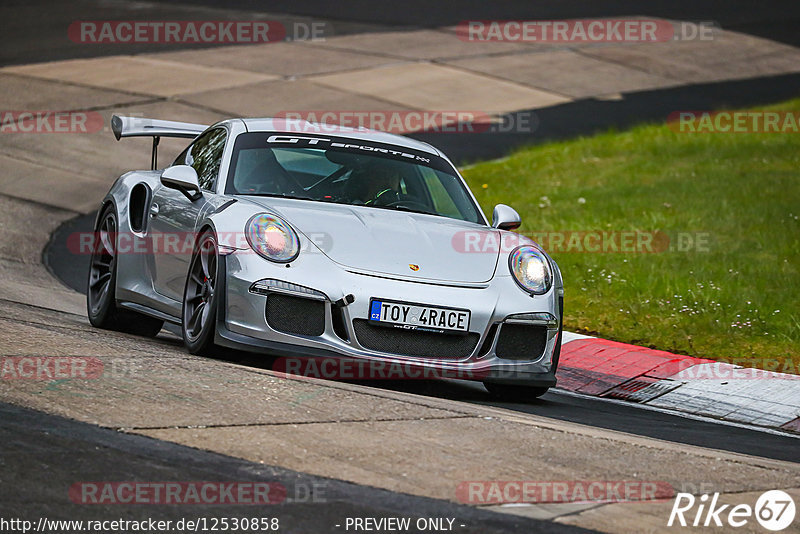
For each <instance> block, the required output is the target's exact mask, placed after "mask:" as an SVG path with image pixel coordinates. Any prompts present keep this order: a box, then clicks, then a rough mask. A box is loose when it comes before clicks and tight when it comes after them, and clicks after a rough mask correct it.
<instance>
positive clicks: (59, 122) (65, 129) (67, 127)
mask: <svg viewBox="0 0 800 534" xmlns="http://www.w3.org/2000/svg"><path fill="white" fill-rule="evenodd" d="M104 124H105V123H104V121H103V116H102V115H100V113H98V112H96V111H58V110H31V111H19V110H16V111H14V110H0V134H12V133H23V134H51V133H61V134H64V133H77V134H89V133H96V132H99V131H101V130H102V129H103V125H104Z"/></svg>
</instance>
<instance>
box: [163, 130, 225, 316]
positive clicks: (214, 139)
mask: <svg viewBox="0 0 800 534" xmlns="http://www.w3.org/2000/svg"><path fill="white" fill-rule="evenodd" d="M226 139H227V131H226V130H225V129H224V128H215V129H214V130H210V131H208V132H206V133H204V134H202V135H201V136H200V137H198V138H197V139H195V140H194V142H193V143H192V144H191V145H189V147H187V149H186V150H184V151H183V153H181V155H180V156H178V158H177V159H176V160H175V163H174V165H191V166H192V167H194V169H195V171H197V179H198V182H199V184H200V189H201V191H202V193H203V196H202V198H200V199H198V200H194V201H192V200H190V199H189V198H187V197H186V195H184V194H183V193H182V192H181V191H179V190H177V189H171V188H169V187H164V186H161V187H160V188H159V189H158V190H157V191H156V192H155V193H154V194H153V203H152V205H151V207H150V218H151V220H150V228H151V237H152V239H153V241H154V243H156V244H155V245H154V247H153V248H154V249H155V250H154V253H155V257H154V264H155V276H154V278H153V288H154V289H155V290H156V292H158V293H159V294H161V295H163V296H165V297H168V298H170V299H173V300H176V301H179V302H180V301H181V300H182V299H183V288H184V284H185V281H186V273H187V272H188V270H189V261H190V259H191V256H192V250H193V246H194V241H195V239H196V237H197V236H195V235H194V233H195V224H196V222H197V218H198V215H199V214H200V211H201V210H202V209H203V206H204V205H205V204H206V203H207V202H208V200H209V198H211V196H213V195H214V191H215V188H216V184H217V179H218V177H219V169H220V165H221V163H222V154H223V150H224V148H225V141H226Z"/></svg>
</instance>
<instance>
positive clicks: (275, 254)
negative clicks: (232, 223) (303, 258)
mask: <svg viewBox="0 0 800 534" xmlns="http://www.w3.org/2000/svg"><path fill="white" fill-rule="evenodd" d="M245 236H247V242H248V243H249V244H250V246H251V247H252V248H253V250H255V251H256V252H257V253H258V254H259V255H260V256H262V257H264V258H266V259H268V260H270V261H274V262H277V263H289V262H290V261H292V260H294V259H295V258H296V257H297V254H298V253H299V252H300V240H299V238H298V237H297V234H296V233H295V231H294V230H292V228H291V227H290V226H289V225H288V224H286V223H285V222H283V221H282V220H280V219H279V218H278V217H275V216H274V215H270V214H268V213H259V214H258V215H254V216H253V217H251V218H250V220H249V221H247V226H246V227H245Z"/></svg>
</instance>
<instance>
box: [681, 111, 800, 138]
mask: <svg viewBox="0 0 800 534" xmlns="http://www.w3.org/2000/svg"><path fill="white" fill-rule="evenodd" d="M667 126H669V128H670V130H672V131H673V132H677V133H726V134H730V133H783V134H796V133H800V111H673V112H672V113H670V114H669V116H668V117H667Z"/></svg>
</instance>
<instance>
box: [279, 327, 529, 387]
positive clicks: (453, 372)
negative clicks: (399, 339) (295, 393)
mask: <svg viewBox="0 0 800 534" xmlns="http://www.w3.org/2000/svg"><path fill="white" fill-rule="evenodd" d="M387 328H388V327H387ZM272 370H273V371H274V372H276V373H279V374H281V375H283V376H285V377H286V378H309V379H323V380H439V379H443V378H450V379H457V380H480V379H483V378H486V377H487V376H488V375H489V371H488V370H486V369H474V368H470V367H467V366H459V365H458V364H450V365H443V364H439V363H434V362H429V363H428V364H426V365H425V366H419V365H414V364H412V363H408V362H387V361H382V360H355V359H350V358H343V357H337V358H278V359H277V360H275V363H274V364H273V366H272ZM506 374H507V375H508V376H512V375H513V372H512V371H509V372H508V373H506ZM495 376H497V375H496V374H495Z"/></svg>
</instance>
